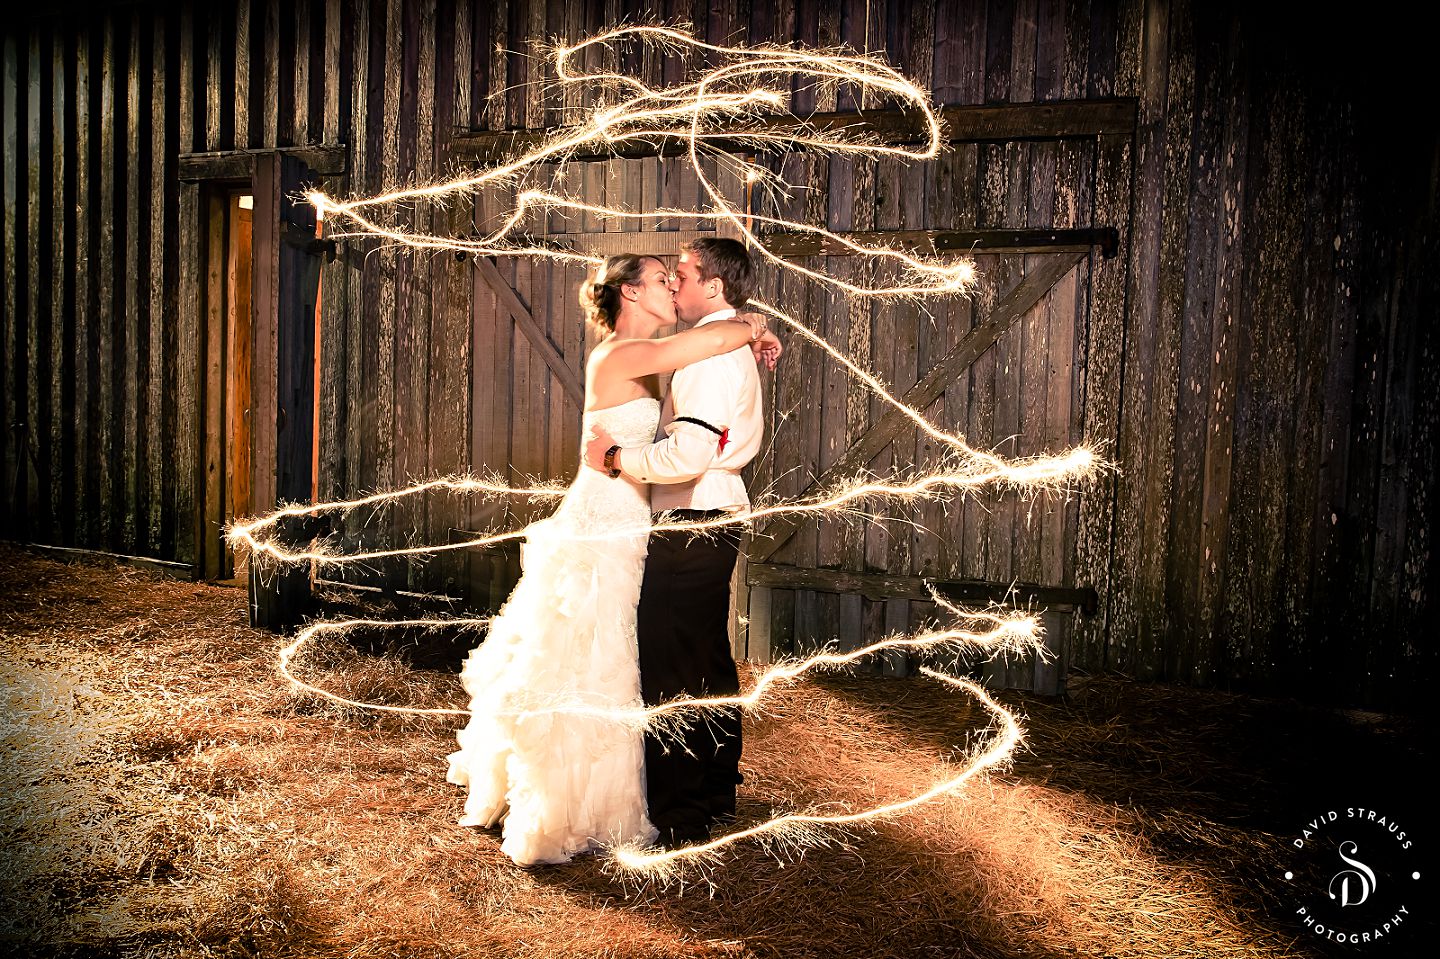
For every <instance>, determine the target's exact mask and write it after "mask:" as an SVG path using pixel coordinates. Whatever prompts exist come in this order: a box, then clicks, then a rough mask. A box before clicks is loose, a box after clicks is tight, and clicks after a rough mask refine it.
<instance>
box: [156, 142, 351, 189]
mask: <svg viewBox="0 0 1440 959" xmlns="http://www.w3.org/2000/svg"><path fill="white" fill-rule="evenodd" d="M270 153H283V154H285V155H287V156H293V157H295V158H296V159H297V160H299V161H300V162H301V163H304V164H305V165H306V166H307V167H309V168H310V169H311V170H313V171H314V172H315V173H317V174H319V175H320V176H339V175H341V174H343V173H344V172H345V147H343V146H308V147H287V148H285V149H282V150H219V151H215V152H211V153H182V154H180V173H179V176H180V179H181V180H182V181H191V182H193V181H195V180H246V179H249V178H250V177H251V176H252V175H253V174H254V172H255V157H257V156H260V155H264V154H270Z"/></svg>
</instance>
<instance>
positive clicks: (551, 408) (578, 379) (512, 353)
mask: <svg viewBox="0 0 1440 959" xmlns="http://www.w3.org/2000/svg"><path fill="white" fill-rule="evenodd" d="M707 162H708V161H707ZM707 176H708V177H709V178H710V179H711V180H712V182H715V183H717V184H718V185H720V187H721V189H722V190H723V192H724V193H725V194H726V195H727V196H730V197H733V198H734V202H736V203H740V204H743V202H744V189H743V185H742V183H741V181H740V179H739V177H738V176H737V175H736V174H735V173H734V172H733V169H731V168H728V167H723V166H711V167H708V168H707ZM559 179H560V189H561V190H562V191H563V192H565V193H567V194H569V195H572V196H577V197H581V198H583V199H584V200H585V201H587V202H588V203H591V204H595V205H600V204H604V205H606V206H609V207H613V208H617V209H622V210H629V211H634V212H641V213H643V212H647V211H652V210H655V209H660V208H664V209H699V208H700V203H701V201H700V195H701V187H700V183H699V179H698V177H697V176H696V174H695V172H694V170H693V169H691V168H690V167H689V166H688V164H687V162H686V161H685V160H683V159H680V158H660V157H646V158H643V159H616V160H593V161H583V160H582V161H574V162H571V163H569V164H567V165H566V167H565V168H564V170H563V171H562V172H560V173H559ZM510 202H511V198H510V197H508V196H503V195H497V194H493V193H488V194H486V195H485V196H482V198H481V200H480V201H479V209H478V210H477V213H476V221H477V228H478V229H480V230H481V231H482V232H483V231H486V230H487V228H492V227H493V225H494V223H496V222H497V221H498V220H499V219H500V218H501V217H503V216H505V215H506V214H508V213H509V212H510V209H511V207H510ZM524 226H525V229H526V232H528V233H530V234H532V235H534V236H535V237H536V238H537V239H540V240H541V241H543V242H546V243H550V244H553V245H556V246H560V247H565V248H568V249H573V250H577V251H580V252H584V253H587V254H591V255H594V256H611V255H614V254H619V253H642V254H653V255H655V256H660V257H662V258H666V261H667V262H670V263H673V262H674V261H675V259H676V258H677V257H678V253H679V246H680V244H681V243H682V242H684V241H686V240H688V239H691V238H693V237H696V236H700V235H714V233H715V232H716V227H715V225H714V223H713V222H711V221H704V220H699V219H683V218H673V219H669V220H666V221H663V222H658V223H657V222H656V221H653V220H643V219H632V218H619V219H607V218H603V217H600V216H597V215H595V214H593V213H589V212H585V213H571V214H563V213H558V212H552V213H550V214H548V215H547V216H545V217H544V218H543V219H542V218H536V220H535V222H531V223H528V224H525V225H524ZM720 232H721V234H722V235H725V231H724V229H723V226H722V228H721V231H720ZM585 272H586V271H585V269H584V267H583V266H581V265H576V264H566V263H563V262H559V261H555V260H547V259H540V258H537V257H514V258H499V259H492V258H488V257H484V258H480V259H478V260H477V261H476V263H475V285H474V299H473V302H474V304H475V306H474V309H475V315H474V323H473V330H474V338H475V339H474V343H473V344H472V346H473V356H474V362H475V368H474V371H473V376H472V384H473V386H472V409H471V423H472V424H473V430H474V432H473V435H472V437H471V450H472V464H473V467H474V468H475V469H477V470H481V469H491V470H496V471H499V472H501V473H505V474H507V475H508V479H509V481H510V482H511V483H520V484H526V483H529V482H530V481H532V480H533V479H536V478H541V479H551V480H560V481H565V480H568V479H569V478H570V477H572V476H573V475H574V474H575V470H576V469H577V468H578V466H579V462H580V460H579V454H580V413H581V408H582V405H583V403H584V375H585V373H584V371H585V361H586V358H587V357H588V356H589V351H590V349H591V348H592V347H593V346H594V344H595V342H596V331H595V330H593V329H591V328H590V327H589V326H588V324H586V322H585V321H584V319H583V317H582V315H581V311H580V306H579V303H578V300H577V296H578V293H579V289H580V283H581V282H582V280H583V279H584V276H585ZM551 505H553V504H551ZM549 508H550V506H547V505H545V504H543V503H541V504H538V505H537V507H536V509H535V510H532V508H531V507H530V506H529V504H527V503H526V502H524V501H520V500H512V501H510V502H508V503H504V502H490V503H484V502H477V503H476V504H475V506H474V508H473V510H472V512H471V514H470V517H469V529H468V530H458V529H457V530H455V531H454V534H453V535H456V536H468V535H469V533H470V531H473V530H481V529H493V528H496V527H497V526H502V525H503V526H505V527H509V528H514V527H518V526H521V525H524V523H526V522H528V521H529V520H530V519H531V518H532V517H533V516H534V515H536V510H538V511H540V512H543V511H544V510H546V509H549ZM468 567H469V568H468V572H467V577H468V581H469V587H468V589H467V594H468V598H469V600H470V601H471V602H472V603H475V604H477V605H482V606H495V605H498V604H499V603H501V602H503V601H504V599H505V597H506V596H507V595H508V594H509V591H510V589H511V587H512V586H513V585H514V583H515V581H516V579H517V578H518V575H519V551H518V548H513V547H511V548H506V547H501V548H498V549H494V550H491V551H488V552H484V553H473V554H472V555H471V556H470V557H469V559H468Z"/></svg>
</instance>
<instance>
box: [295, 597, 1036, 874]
mask: <svg viewBox="0 0 1440 959" xmlns="http://www.w3.org/2000/svg"><path fill="white" fill-rule="evenodd" d="M931 596H932V597H933V598H934V599H935V601H936V603H937V604H939V605H940V606H941V607H942V608H944V609H946V610H948V611H950V612H951V613H953V614H955V616H956V617H957V618H958V619H960V620H962V621H964V620H968V621H970V622H971V623H975V624H984V623H988V624H990V628H989V629H988V630H983V631H978V632H977V631H975V630H972V629H964V628H959V627H957V628H953V629H946V630H935V631H930V632H924V633H919V634H916V635H913V636H906V635H897V636H889V637H886V638H885V639H882V640H880V641H878V642H875V643H871V644H870V645H868V646H865V647H862V648H860V649H854V650H849V651H847V652H832V651H829V650H824V651H821V652H819V653H816V654H814V655H812V656H809V657H808V658H806V659H803V660H794V661H789V662H781V663H776V664H774V665H772V666H771V667H770V668H769V669H767V670H765V671H764V672H763V673H762V674H761V675H760V676H759V677H758V678H757V679H756V682H755V684H754V686H753V687H752V688H751V690H750V692H748V693H744V694H742V695H737V696H714V697H705V698H681V699H674V700H670V701H668V702H665V703H661V704H659V705H657V706H651V707H643V706H632V707H612V708H599V707H594V706H590V705H587V704H585V703H583V702H579V701H568V700H564V699H558V700H555V701H551V702H545V701H536V702H533V703H527V704H525V708H523V709H517V710H515V711H513V713H509V714H508V715H514V716H515V717H517V718H524V717H528V716H539V715H569V716H585V717H587V718H592V719H600V720H604V721H607V722H612V723H617V724H620V725H624V726H626V727H628V728H630V729H633V730H635V731H637V732H649V733H652V734H655V735H659V736H661V737H676V736H678V734H679V732H680V731H681V730H682V729H684V728H686V727H687V726H688V725H690V724H691V723H693V722H695V721H697V719H704V718H705V716H706V715H707V714H709V713H713V712H714V711H716V710H721V709H729V708H735V707H738V708H740V709H744V710H747V711H754V710H757V709H758V708H759V707H760V704H761V703H762V702H763V701H764V699H765V697H766V696H767V695H774V692H775V690H776V689H777V688H780V687H783V686H784V685H785V684H788V683H794V682H796V681H798V680H800V679H801V678H803V677H804V676H805V675H806V674H808V673H811V672H815V671H818V670H823V669H836V668H841V667H845V666H850V665H853V664H855V663H857V662H859V661H861V660H863V659H865V658H866V657H869V656H874V655H876V654H878V653H881V652H885V651H886V650H893V649H906V650H913V651H931V650H936V649H941V648H949V649H953V650H955V651H957V652H959V651H964V650H984V651H987V652H989V653H990V654H991V655H996V654H1003V653H1006V652H1011V653H1026V652H1029V653H1034V654H1035V655H1037V656H1040V657H1045V656H1048V655H1049V651H1048V650H1047V649H1046V648H1045V646H1044V645H1043V644H1042V643H1041V642H1040V638H1039V633H1040V628H1039V623H1038V621H1037V620H1036V618H1035V617H1034V616H1032V615H1029V614H1026V613H1021V612H1018V611H1011V612H1008V613H995V612H988V611H975V610H965V609H961V608H960V607H957V606H955V605H954V604H952V603H950V602H948V601H946V600H945V599H944V597H942V596H940V594H938V593H936V592H935V591H934V590H933V589H932V590H931ZM488 622H489V620H488V618H486V619H446V620H436V619H411V620H374V619H353V620H345V621H339V622H328V623H314V624H312V625H310V626H309V627H307V628H306V629H304V630H302V631H301V632H300V633H299V634H297V635H296V637H295V639H294V641H293V642H291V643H290V645H288V646H286V647H285V648H284V649H283V650H281V653H280V671H281V673H282V674H283V675H284V676H285V677H286V678H287V679H289V680H290V682H291V683H292V684H294V685H295V686H296V687H298V688H300V689H304V690H306V691H308V692H310V693H313V694H315V695H317V696H320V697H322V698H324V699H327V700H329V701H331V702H334V703H338V704H340V705H344V706H350V707H354V708H358V709H370V710H378V711H381V712H388V713H404V714H411V715H422V716H468V715H470V711H469V710H465V709H453V708H431V709H425V708H416V707H408V706H390V705H385V704H380V703H367V702H360V701H358V700H353V699H348V698H346V697H344V696H340V695H338V694H336V693H332V692H330V691H329V690H326V689H322V688H320V687H318V686H313V685H311V684H309V683H306V682H303V681H302V680H300V679H299V678H297V677H296V676H295V675H294V673H293V672H292V670H291V664H292V662H293V661H294V659H295V657H296V656H297V655H298V654H299V652H300V651H301V649H302V648H303V647H304V646H305V645H306V644H307V643H309V642H310V641H311V640H313V639H315V638H316V637H318V636H320V635H322V634H324V633H334V634H340V633H344V632H345V631H347V630H350V629H353V628H356V627H361V626H370V627H403V626H412V627H426V628H435V627H441V626H447V627H455V626H461V627H466V628H479V627H483V626H484V625H485V624H486V623H488ZM920 672H921V674H922V675H925V676H928V677H930V678H931V679H935V680H937V681H939V682H941V683H944V684H945V685H947V686H950V687H952V688H955V689H959V690H962V691H964V692H967V693H969V694H970V695H972V696H974V697H975V698H976V699H977V700H978V701H979V702H980V703H981V704H982V705H983V706H984V707H985V708H986V710H987V711H988V712H989V713H990V715H991V717H992V718H993V719H994V720H995V723H996V725H997V726H998V727H999V728H1000V732H999V734H998V735H997V736H996V737H995V738H994V739H993V740H992V741H991V742H990V743H989V745H987V746H986V747H985V748H984V749H983V750H981V751H979V752H978V753H975V754H972V755H971V756H970V757H969V758H968V759H967V760H966V761H965V762H964V763H963V764H962V766H961V768H960V769H959V770H958V771H957V772H956V774H955V775H953V776H951V777H949V778H947V779H945V780H942V781H941V782H938V783H936V784H934V785H933V786H931V787H930V788H929V789H926V790H924V791H923V792H921V793H919V794H917V795H914V796H911V797H909V798H906V799H901V800H896V801H892V802H888V803H882V804H880V805H876V806H872V807H868V808H864V809H860V810H854V811H848V812H844V813H821V812H817V811H808V812H804V811H802V812H792V813H782V814H779V815H775V816H772V817H771V818H769V819H766V820H764V821H762V822H759V823H756V824H755V825H753V826H749V827H746V828H743V829H738V830H735V831H734V832H729V833H726V834H724V835H722V836H718V837H716V838H715V839H712V840H710V841H708V842H704V843H698V844H696V845H692V846H682V847H678V848H670V849H664V850H654V849H647V848H644V847H639V846H621V847H616V848H613V849H609V850H607V851H606V856H607V867H608V868H611V869H614V870H617V871H620V872H622V873H625V874H628V875H630V876H633V877H637V878H638V877H642V876H643V877H649V878H652V879H656V880H659V881H661V882H668V881H671V880H673V879H675V878H677V877H678V876H680V875H683V872H682V870H683V867H684V866H686V865H689V864H697V863H700V864H704V863H713V862H714V861H715V859H716V857H717V854H718V852H719V851H720V850H721V849H723V848H724V847H726V846H730V845H732V844H734V843H737V842H741V841H744V840H750V839H754V840H758V841H761V842H763V843H765V844H767V846H768V847H769V848H770V849H771V850H772V851H775V852H777V853H778V852H779V851H781V850H786V849H790V850H798V849H803V848H806V847H808V846H813V845H819V844H823V843H825V842H827V841H830V840H831V838H832V836H833V833H832V832H828V831H827V830H834V829H835V828H839V827H844V826H851V825H856V824H859V823H865V822H872V821H876V820H881V819H888V818H892V817H894V816H896V815H898V814H900V813H902V812H905V811H906V810H908V809H911V808H913V807H915V806H918V805H920V804H922V803H926V802H930V801H932V800H934V799H937V798H939V797H941V796H944V795H947V794H949V793H952V792H955V791H956V790H958V789H960V788H961V787H962V786H963V785H964V784H965V783H966V782H968V781H969V780H970V779H972V778H973V777H974V776H976V775H977V774H979V773H980V772H982V771H984V770H985V769H989V768H992V767H995V766H998V765H1001V764H1003V763H1004V762H1006V761H1007V760H1008V759H1009V757H1010V755H1011V754H1012V753H1013V752H1014V750H1015V748H1016V746H1018V745H1019V743H1020V741H1021V739H1022V738H1023V735H1024V733H1023V731H1022V730H1021V729H1020V725H1019V723H1018V722H1016V720H1015V717H1014V716H1012V715H1011V714H1010V713H1009V711H1008V710H1006V709H1005V708H1004V707H1002V706H1001V705H1000V704H999V703H997V702H995V700H994V699H992V698H991V697H990V696H989V694H988V693H986V692H985V690H984V689H983V688H982V687H981V686H980V685H979V684H977V683H975V682H973V681H971V680H969V679H965V678H962V677H958V676H952V675H949V674H947V673H944V672H941V671H939V670H936V669H931V668H929V667H923V666H922V667H921V668H920Z"/></svg>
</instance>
